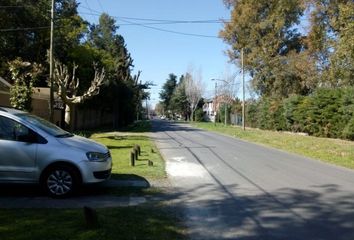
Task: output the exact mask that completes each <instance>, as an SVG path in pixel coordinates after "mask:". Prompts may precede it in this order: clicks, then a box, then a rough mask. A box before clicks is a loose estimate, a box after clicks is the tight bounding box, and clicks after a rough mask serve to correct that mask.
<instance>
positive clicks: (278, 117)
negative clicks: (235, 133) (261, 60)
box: [246, 87, 354, 139]
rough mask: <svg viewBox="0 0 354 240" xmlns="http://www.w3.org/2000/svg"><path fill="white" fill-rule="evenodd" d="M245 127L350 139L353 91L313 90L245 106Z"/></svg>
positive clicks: (353, 126) (343, 89)
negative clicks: (312, 91)
mask: <svg viewBox="0 0 354 240" xmlns="http://www.w3.org/2000/svg"><path fill="white" fill-rule="evenodd" d="M246 113H247V119H246V123H247V126H250V127H257V128H261V129H270V130H289V131H293V132H306V133H308V134H310V135H314V136H320V137H331V138H346V139H353V135H354V133H353V132H354V123H353V121H354V120H353V119H354V88H353V87H352V88H338V89H327V88H322V89H317V90H316V91H315V92H314V93H313V94H312V95H310V96H299V95H293V96H290V97H289V98H287V99H283V100H278V99H272V98H261V99H259V100H257V101H253V102H248V103H247V109H246Z"/></svg>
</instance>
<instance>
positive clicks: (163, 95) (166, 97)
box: [160, 73, 177, 114]
mask: <svg viewBox="0 0 354 240" xmlns="http://www.w3.org/2000/svg"><path fill="white" fill-rule="evenodd" d="M176 86H177V76H176V75H174V74H173V73H170V74H169V75H168V78H167V79H166V82H165V83H164V85H163V86H162V90H161V92H160V99H161V103H162V105H163V107H164V109H165V114H167V113H168V111H171V110H172V106H171V99H172V95H173V93H174V91H175V88H176Z"/></svg>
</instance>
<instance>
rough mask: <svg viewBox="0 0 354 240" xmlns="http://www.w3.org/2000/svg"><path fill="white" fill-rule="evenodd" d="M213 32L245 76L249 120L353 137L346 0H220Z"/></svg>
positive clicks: (350, 6) (353, 12)
mask: <svg viewBox="0 0 354 240" xmlns="http://www.w3.org/2000/svg"><path fill="white" fill-rule="evenodd" d="M224 2H225V3H226V5H227V6H228V7H229V8H230V9H231V11H232V14H231V21H230V22H228V23H226V24H225V27H224V29H223V30H222V31H221V33H220V35H221V37H222V38H223V39H224V41H225V42H226V43H227V44H229V45H230V49H229V50H228V55H229V57H230V60H232V61H234V62H236V63H238V65H240V58H241V52H242V51H243V53H244V67H245V70H246V71H247V72H248V73H249V74H250V76H251V79H252V80H251V89H252V91H253V92H254V93H255V94H256V96H257V97H256V98H255V99H257V100H254V101H253V102H252V103H251V102H249V103H248V104H249V107H248V111H247V113H248V116H247V121H248V123H250V126H254V127H259V128H264V129H275V130H288V131H297V132H299V131H300V132H307V133H309V134H311V135H315V136H325V137H341V138H347V139H353V121H354V120H353V102H352V101H353V100H352V99H353V86H354V19H353V16H354V2H353V1H352V0H292V1H278V0H237V1H236V0H224Z"/></svg>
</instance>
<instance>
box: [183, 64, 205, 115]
mask: <svg viewBox="0 0 354 240" xmlns="http://www.w3.org/2000/svg"><path fill="white" fill-rule="evenodd" d="M184 84H185V85H184V86H185V93H186V97H187V100H188V102H189V107H190V110H191V120H192V121H194V112H195V110H196V108H197V106H198V103H199V101H200V100H201V99H202V95H203V93H204V84H203V81H202V77H201V74H200V72H197V73H196V72H195V71H194V69H193V68H190V69H189V70H188V72H187V73H186V75H185V79H184Z"/></svg>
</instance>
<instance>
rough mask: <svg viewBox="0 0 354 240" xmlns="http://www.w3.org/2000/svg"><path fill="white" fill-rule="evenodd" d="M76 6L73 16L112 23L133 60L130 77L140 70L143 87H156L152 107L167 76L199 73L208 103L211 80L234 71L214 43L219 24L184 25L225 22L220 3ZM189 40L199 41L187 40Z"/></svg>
mask: <svg viewBox="0 0 354 240" xmlns="http://www.w3.org/2000/svg"><path fill="white" fill-rule="evenodd" d="M78 2H79V3H80V5H79V8H78V11H79V14H80V15H81V16H82V17H83V18H84V19H85V20H87V21H88V22H90V23H97V22H98V18H99V14H100V13H102V12H105V13H107V14H109V15H110V16H112V17H114V19H115V20H116V24H117V25H118V26H119V29H118V31H117V33H118V34H120V35H122V36H123V37H124V39H125V42H126V45H127V48H128V51H129V52H130V53H131V56H132V58H133V59H134V69H133V73H137V71H139V70H140V71H142V73H141V75H140V79H141V80H142V81H143V82H145V81H151V82H153V83H154V84H156V86H153V87H152V89H151V90H150V93H151V98H150V104H151V105H152V106H154V105H155V104H156V103H157V102H158V101H159V92H160V91H161V87H162V85H163V84H164V83H165V81H166V79H167V78H168V75H169V74H170V73H173V74H175V75H177V76H178V77H179V76H181V75H182V74H184V73H185V72H186V71H187V70H188V68H189V67H190V66H193V68H194V69H195V70H198V71H199V70H200V71H201V73H202V78H203V81H204V83H205V86H206V90H205V96H204V97H211V96H212V95H213V93H214V82H212V81H211V79H213V78H223V77H222V76H223V75H224V73H225V71H231V72H236V71H237V69H236V67H235V66H234V65H232V64H229V63H228V61H229V59H228V57H227V56H226V54H225V51H226V50H227V49H228V45H227V44H225V43H224V42H223V41H222V39H220V38H218V34H219V31H220V30H221V29H222V28H223V24H222V23H215V22H213V23H205V22H204V23H190V21H200V20H202V21H205V20H228V19H230V10H229V9H227V8H226V7H225V6H224V4H223V1H222V0H79V1H78ZM141 19H149V20H141ZM156 20H172V21H189V23H178V24H177V23H173V24H160V23H161V21H156ZM132 23H137V24H132ZM151 23H155V24H151ZM156 23H159V24H156ZM152 28H155V29H152ZM156 28H158V29H156ZM171 31H172V32H178V33H180V34H177V33H172V32H171ZM188 34H190V35H188ZM193 34H194V35H202V36H192V35H193Z"/></svg>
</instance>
